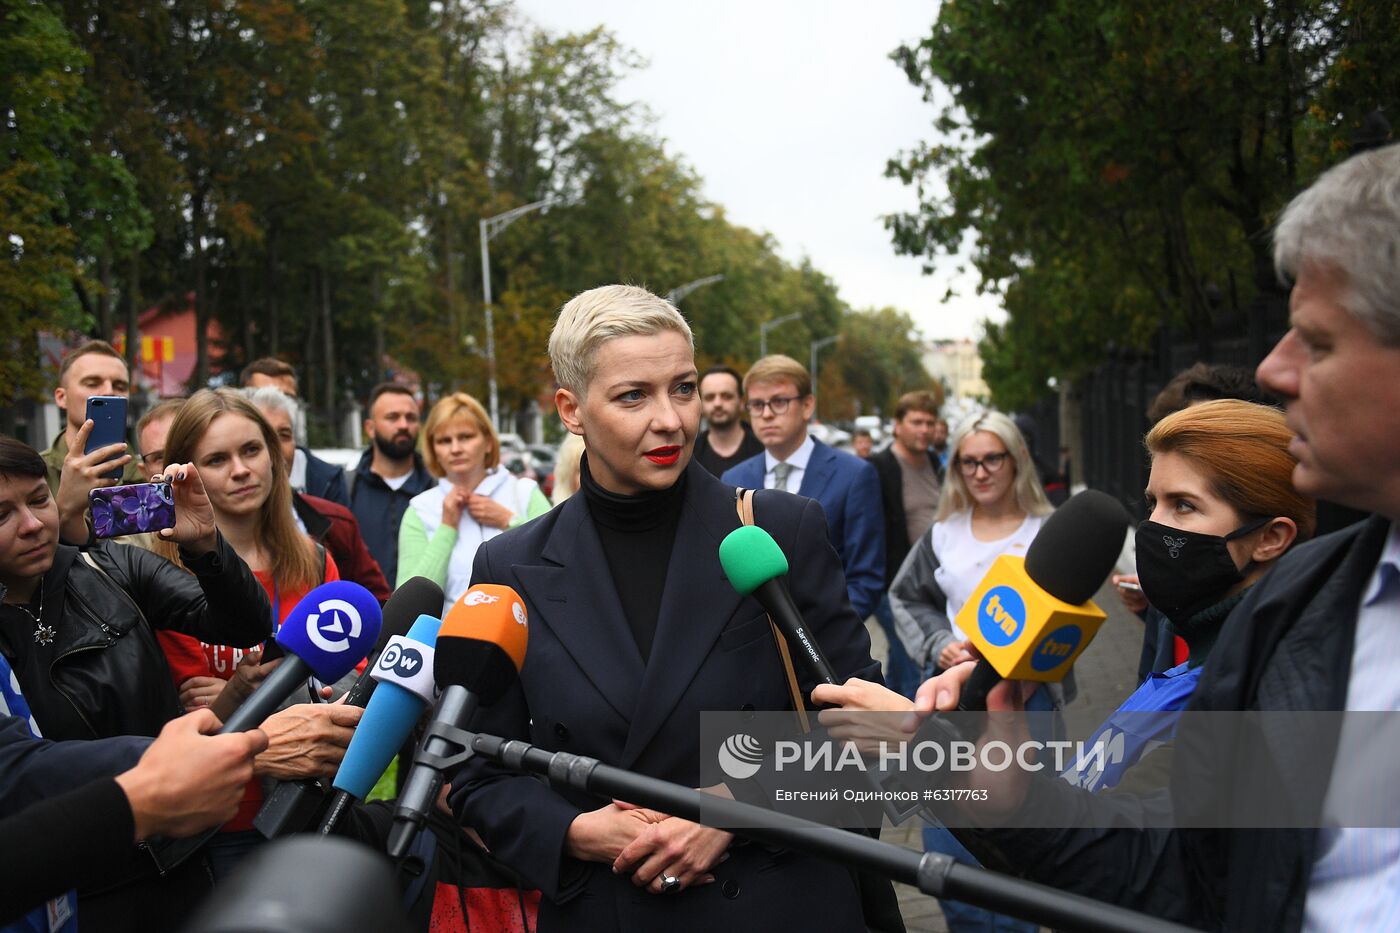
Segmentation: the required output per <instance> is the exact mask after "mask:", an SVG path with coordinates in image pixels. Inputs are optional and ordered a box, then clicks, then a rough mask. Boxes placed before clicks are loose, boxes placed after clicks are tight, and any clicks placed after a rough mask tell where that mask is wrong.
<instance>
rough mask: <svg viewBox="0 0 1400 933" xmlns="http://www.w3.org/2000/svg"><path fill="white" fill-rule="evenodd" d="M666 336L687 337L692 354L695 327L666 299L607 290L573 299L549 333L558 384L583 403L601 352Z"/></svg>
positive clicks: (629, 289) (630, 289) (641, 291)
mask: <svg viewBox="0 0 1400 933" xmlns="http://www.w3.org/2000/svg"><path fill="white" fill-rule="evenodd" d="M664 330H671V331H675V332H676V333H678V334H680V335H682V336H683V337H685V340H686V343H688V344H689V345H690V350H691V352H692V353H694V352H695V337H694V335H693V334H691V332H690V325H689V324H687V323H686V322H685V318H684V317H682V316H681V313H680V312H679V311H677V310H676V306H675V305H673V304H671V303H670V302H669V301H667V300H666V299H664V298H661V297H659V296H657V295H653V294H652V293H651V292H649V291H647V290H646V289H645V288H639V287H637V286H636V285H604V286H602V287H601V288H591V289H589V290H588V291H586V292H581V293H579V294H577V295H575V296H574V297H572V298H570V299H569V301H568V303H567V304H565V305H564V307H563V308H562V309H561V310H560V311H559V319H558V320H556V321H555V322H554V329H553V330H552V331H550V333H549V363H550V365H551V366H552V367H553V368H554V379H555V381H556V382H558V383H559V384H560V385H561V386H563V387H564V388H566V389H568V390H569V391H570V392H573V393H575V394H576V395H578V396H579V397H580V398H581V397H582V396H583V395H584V394H585V393H586V392H587V389H588V383H589V381H590V380H591V379H592V378H593V360H594V357H596V356H597V354H598V348H599V347H600V346H602V345H603V344H604V343H606V342H608V341H609V340H612V339H613V338H615V337H649V336H651V335H652V334H658V333H660V332H661V331H664Z"/></svg>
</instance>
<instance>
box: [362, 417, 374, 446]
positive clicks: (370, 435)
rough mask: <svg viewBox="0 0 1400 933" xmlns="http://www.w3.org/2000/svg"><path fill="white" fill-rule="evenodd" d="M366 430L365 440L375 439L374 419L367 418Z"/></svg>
mask: <svg viewBox="0 0 1400 933" xmlns="http://www.w3.org/2000/svg"><path fill="white" fill-rule="evenodd" d="M364 432H365V440H367V441H373V440H374V422H373V421H370V420H369V419H368V418H366V419H365V423H364Z"/></svg>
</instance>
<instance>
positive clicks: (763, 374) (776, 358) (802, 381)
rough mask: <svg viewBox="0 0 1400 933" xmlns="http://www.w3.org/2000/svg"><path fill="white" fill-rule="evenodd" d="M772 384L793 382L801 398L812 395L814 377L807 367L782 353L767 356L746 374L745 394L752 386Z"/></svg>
mask: <svg viewBox="0 0 1400 933" xmlns="http://www.w3.org/2000/svg"><path fill="white" fill-rule="evenodd" d="M772 382H791V383H792V384H793V386H794V387H795V388H796V389H797V395H798V397H799V398H806V397H807V396H809V395H811V394H812V375H811V373H809V372H807V367H806V366H803V365H802V364H801V363H799V362H797V360H795V359H793V358H792V357H790V356H783V355H782V354H781V353H774V354H772V355H770V356H765V357H763V358H762V359H760V360H759V361H758V362H756V363H754V364H753V365H752V366H750V367H749V371H748V372H746V373H744V394H745V395H747V394H748V392H749V386H751V385H757V384H759V383H772Z"/></svg>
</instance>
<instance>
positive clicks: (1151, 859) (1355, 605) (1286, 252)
mask: <svg viewBox="0 0 1400 933" xmlns="http://www.w3.org/2000/svg"><path fill="white" fill-rule="evenodd" d="M1397 242H1400V146H1395V145H1392V146H1388V147H1386V148H1383V149H1378V150H1374V151H1371V152H1366V153H1362V154H1360V155H1357V156H1353V157H1352V158H1351V159H1349V160H1347V161H1346V162H1344V163H1342V164H1341V165H1339V166H1337V167H1335V168H1333V169H1332V170H1331V171H1329V172H1328V173H1326V174H1325V175H1323V176H1322V178H1321V179H1319V180H1318V181H1317V182H1316V183H1315V184H1314V185H1313V186H1312V187H1311V188H1310V189H1308V190H1307V191H1305V192H1303V193H1302V194H1301V195H1299V196H1298V197H1297V198H1295V199H1294V201H1293V203H1292V204H1290V205H1289V207H1288V209H1287V210H1286V211H1285V212H1284V214H1283V216H1282V218H1281V219H1280V221H1279V225H1278V230H1277V231H1276V233H1275V245H1274V258H1275V263H1276V265H1277V267H1278V269H1279V272H1280V275H1281V276H1282V277H1283V278H1284V279H1285V280H1289V281H1291V282H1292V283H1293V291H1292V295H1291V296H1290V299H1289V308H1290V325H1291V329H1290V330H1289V331H1288V333H1287V334H1285V335H1284V337H1283V339H1282V340H1281V341H1279V343H1278V345H1277V346H1276V347H1274V349H1273V351H1272V352H1271V353H1270V354H1269V356H1268V358H1267V359H1265V360H1264V362H1262V363H1261V364H1260V365H1259V369H1258V379H1259V384H1260V386H1262V387H1263V388H1265V389H1267V390H1269V391H1271V392H1273V393H1275V394H1276V395H1278V396H1279V397H1280V398H1282V399H1283V400H1284V405H1285V408H1286V410H1287V413H1288V423H1289V425H1290V427H1292V428H1293V429H1294V430H1295V431H1296V432H1297V437H1296V438H1295V440H1294V441H1293V444H1292V445H1291V448H1290V449H1291V450H1292V452H1293V453H1294V454H1295V455H1296V456H1297V458H1298V465H1297V467H1296V468H1295V470H1294V474H1293V481H1294V484H1295V485H1296V486H1297V488H1298V489H1299V490H1300V491H1302V492H1306V493H1308V494H1309V495H1312V496H1314V497H1318V498H1327V499H1330V500H1332V501H1334V502H1338V503H1341V504H1343V505H1347V506H1351V507H1353V508H1358V509H1364V510H1366V511H1369V512H1373V513H1375V514H1374V515H1373V517H1372V518H1370V519H1368V520H1366V521H1365V522H1363V523H1361V524H1358V525H1354V526H1352V527H1350V528H1346V529H1343V530H1341V531H1338V532H1334V533H1332V534H1329V535H1326V536H1323V537H1321V538H1318V539H1317V540H1315V541H1313V542H1310V543H1308V544H1306V545H1303V546H1301V547H1299V548H1296V549H1295V550H1294V551H1293V552H1292V553H1290V554H1288V555H1287V556H1286V557H1284V558H1282V559H1280V560H1279V562H1278V567H1277V569H1276V570H1275V572H1273V573H1271V574H1269V575H1268V576H1267V577H1265V578H1264V579H1263V580H1261V581H1260V582H1259V583H1257V584H1255V585H1254V586H1253V587H1252V588H1251V589H1250V591H1249V595H1247V596H1246V597H1245V599H1244V601H1243V602H1242V603H1240V605H1239V606H1238V607H1237V608H1236V609H1235V611H1234V612H1233V613H1231V615H1230V617H1229V619H1228V620H1227V622H1226V623H1225V627H1224V630H1223V631H1222V632H1221V635H1220V638H1219V640H1218V641H1217V642H1216V644H1215V648H1214V649H1213V650H1212V652H1211V655H1210V659H1209V660H1208V661H1207V662H1206V665H1205V667H1204V669H1203V671H1202V674H1201V680H1200V683H1199V685H1198V687H1197V689H1196V692H1195V694H1194V695H1193V697H1192V701H1191V705H1190V707H1189V708H1188V713H1189V712H1197V711H1201V712H1208V711H1218V710H1261V711H1295V710H1297V711H1314V710H1338V711H1339V710H1380V711H1395V710H1400V678H1397V677H1396V676H1395V671H1396V669H1397V665H1400V639H1397V638H1396V636H1395V632H1396V620H1397V619H1398V618H1400V529H1397V522H1400V433H1397V432H1395V431H1393V430H1389V429H1388V427H1387V426H1388V425H1389V424H1391V423H1393V421H1394V417H1395V412H1396V411H1400V304H1398V303H1397V301H1396V296H1397V295H1400V265H1397V263H1396V262H1395V256H1394V249H1395V243H1397ZM965 667H971V665H966V666H965ZM966 673H967V671H966V670H963V671H962V674H964V675H965V674H966ZM936 689H937V688H936V687H934V688H931V689H929V690H927V691H924V693H926V694H927V696H924V695H921V700H922V701H923V705H924V708H928V707H929V706H931V705H932V700H933V694H934V692H935V690H936ZM987 705H988V707H989V708H990V709H1007V708H1011V707H1013V706H1014V705H1016V692H1015V691H1014V690H1012V689H1010V687H1009V686H1007V687H1001V686H999V687H998V688H997V689H996V690H994V691H992V693H991V694H989V695H988V704H987ZM1336 741H1337V738H1336V736H1335V735H1332V736H1331V737H1330V738H1328V737H1323V740H1322V741H1317V742H1300V741H1299V740H1298V739H1297V737H1296V736H1293V735H1282V734H1280V735H1266V736H1265V738H1264V739H1263V742H1264V747H1263V748H1261V749H1260V752H1259V754H1258V755H1254V756H1252V760H1256V761H1264V762H1266V763H1268V765H1269V766H1270V767H1271V769H1272V773H1271V774H1270V775H1269V777H1270V778H1271V779H1270V780H1268V781H1267V785H1268V786H1274V787H1281V788H1288V789H1289V791H1290V793H1293V792H1295V791H1297V790H1298V789H1299V788H1300V787H1301V786H1302V782H1301V781H1300V780H1299V777H1300V775H1305V774H1308V773H1309V772H1310V771H1311V772H1312V773H1313V775H1314V776H1316V772H1317V770H1318V768H1319V767H1320V768H1321V775H1322V777H1323V778H1328V777H1329V776H1330V779H1331V780H1330V781H1324V782H1322V783H1323V784H1325V786H1326V791H1325V792H1323V791H1322V790H1321V789H1320V788H1318V789H1317V790H1315V791H1314V793H1315V797H1316V799H1315V800H1314V801H1313V802H1314V803H1315V804H1316V806H1317V807H1318V808H1320V809H1315V810H1313V811H1312V812H1313V819H1312V822H1311V826H1312V827H1314V828H1308V827H1307V826H1304V827H1303V828H1288V829H1222V828H1212V827H1219V826H1220V823H1219V822H1218V821H1217V822H1209V821H1208V822H1204V823H1202V822H1198V821H1195V820H1194V819H1193V817H1194V816H1195V815H1196V814H1198V812H1199V807H1200V798H1199V796H1198V795H1197V794H1195V793H1193V792H1192V791H1191V788H1197V787H1201V786H1215V787H1219V786H1222V782H1223V780H1224V778H1225V777H1226V773H1225V767H1226V763H1227V762H1229V761H1231V760H1232V757H1233V756H1232V754H1231V752H1232V751H1233V749H1231V748H1225V747H1222V746H1221V744H1220V743H1219V742H1218V741H1211V740H1210V738H1209V737H1202V734H1201V733H1199V732H1194V731H1193V732H1185V731H1183V732H1182V733H1180V734H1179V735H1178V741H1177V748H1176V754H1175V759H1174V767H1173V774H1172V785H1171V790H1170V793H1169V794H1168V793H1167V792H1163V793H1161V794H1158V795H1155V796H1147V797H1132V796H1127V795H1124V796H1123V797H1120V798H1117V799H1105V798H1103V797H1096V796H1093V795H1089V794H1087V793H1084V792H1080V791H1078V790H1077V789H1076V788H1073V787H1070V786H1069V785H1068V784H1067V783H1065V782H1061V781H1056V780H1054V779H1044V780H1041V779H1036V780H1033V781H1031V782H1029V784H1028V785H1021V786H1019V787H1007V786H1006V785H1003V786H1002V788H1001V789H1002V790H1003V791H1010V792H1009V793H1006V794H1004V795H1003V796H1002V798H1001V806H1002V807H1008V806H1009V807H1012V808H1014V807H1016V806H1017V803H1016V799H1017V796H1018V795H1019V794H1020V793H1022V792H1023V793H1024V795H1025V797H1024V803H1021V804H1020V807H1021V808H1025V807H1037V808H1039V807H1050V808H1053V812H1055V813H1056V814H1057V815H1061V816H1063V817H1064V822H1063V825H1076V824H1077V825H1081V826H1082V825H1084V823H1083V822H1082V821H1081V818H1082V817H1084V816H1085V815H1086V814H1094V815H1095V819H1094V821H1093V822H1094V825H1098V826H1106V825H1114V826H1128V827H1131V826H1138V827H1141V826H1144V825H1149V817H1152V816H1154V815H1155V816H1156V817H1157V818H1161V817H1162V816H1163V814H1172V813H1174V814H1175V815H1176V817H1177V820H1178V824H1179V825H1187V826H1191V825H1194V826H1196V827H1204V828H1190V829H1172V830H1168V829H1151V830H1145V829H1119V828H1114V829H1061V830H1029V831H1027V830H1009V829H1007V830H998V831H994V832H983V833H972V834H968V839H969V842H970V843H972V844H973V845H983V846H990V847H991V848H992V849H993V851H994V852H996V853H999V854H1000V856H1001V858H1002V859H1003V860H1004V861H1005V863H1006V864H1008V865H1010V866H1011V867H1012V868H1013V869H1014V870H1015V871H1017V872H1018V873H1020V874H1023V875H1025V876H1027V877H1030V878H1033V879H1035V880H1038V881H1042V882H1045V883H1047V884H1051V885H1054V886H1057V887H1062V888H1065V889H1068V890H1073V891H1077V892H1079V893H1083V894H1088V895H1090V896H1093V897H1097V898H1100V899H1103V900H1109V901H1115V902H1118V903H1120V904H1123V905H1124V906H1128V907H1135V908H1138V909H1141V910H1145V911H1148V912H1150V913H1154V914H1158V915H1161V916H1167V917H1172V918H1174V919H1180V920H1183V921H1186V922H1188V923H1190V924H1192V925H1195V926H1199V927H1202V928H1208V929H1217V928H1223V929H1229V930H1260V931H1265V930H1268V931H1274V930H1282V931H1293V930H1299V929H1305V930H1320V929H1337V930H1360V929H1394V928H1396V925H1397V922H1400V901H1397V898H1396V895H1395V892H1396V890H1397V889H1400V829H1395V828H1386V827H1374V826H1360V827H1358V826H1354V825H1348V822H1347V820H1346V819H1345V818H1343V817H1340V816H1338V814H1339V813H1340V812H1341V807H1342V804H1343V803H1345V802H1346V799H1347V794H1346V791H1345V790H1343V789H1341V785H1343V784H1344V783H1346V782H1345V781H1343V780H1341V779H1343V778H1352V777H1355V776H1356V774H1357V773H1358V772H1357V770H1356V769H1353V768H1351V766H1350V764H1349V763H1348V762H1347V761H1344V760H1343V759H1341V758H1338V757H1336ZM1392 760H1393V759H1392ZM983 777H984V776H979V778H978V780H979V781H980V780H981V779H982V778H983ZM1382 777H1385V775H1382ZM1389 777H1390V778H1391V780H1392V781H1394V780H1395V779H1397V778H1400V773H1393V774H1390V775H1389ZM1264 786H1265V785H1264V783H1263V782H1256V784H1255V785H1254V787H1253V791H1254V792H1256V793H1257V792H1258V791H1259V790H1261V789H1263V787H1264ZM1249 797H1250V788H1245V789H1244V790H1236V791H1234V792H1233V793H1232V794H1231V796H1230V797H1228V798H1227V803H1228V804H1229V805H1230V808H1229V809H1228V810H1226V811H1225V812H1227V813H1235V812H1242V811H1243V812H1247V809H1246V808H1248V807H1249V806H1250V804H1251V800H1250V799H1249ZM1042 812H1043V811H1042ZM1105 816H1112V817H1113V819H1114V822H1113V823H1112V824H1110V823H1107V822H1105V821H1104V818H1105ZM1154 822H1155V821H1154ZM1155 825H1159V826H1160V825H1164V824H1163V823H1161V822H1156V823H1155ZM1319 826H1320V827H1323V828H1316V827H1319ZM984 853H985V850H984Z"/></svg>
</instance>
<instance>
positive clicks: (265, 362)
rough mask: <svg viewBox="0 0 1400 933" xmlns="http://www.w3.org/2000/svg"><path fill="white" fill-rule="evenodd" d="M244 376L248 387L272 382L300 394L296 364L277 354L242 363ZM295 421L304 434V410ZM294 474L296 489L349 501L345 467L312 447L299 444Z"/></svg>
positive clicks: (285, 391) (299, 432) (288, 392)
mask: <svg viewBox="0 0 1400 933" xmlns="http://www.w3.org/2000/svg"><path fill="white" fill-rule="evenodd" d="M241 378H242V382H243V388H245V389H261V388H264V387H267V386H271V387H273V388H275V389H280V390H281V391H282V394H283V395H285V396H287V397H288V398H290V399H293V400H296V399H299V398H300V396H298V395H297V371H296V368H295V367H293V366H292V364H291V363H287V362H284V361H282V360H279V359H276V358H274V357H271V356H265V357H263V358H262V359H260V360H253V362H251V363H249V364H248V365H247V366H245V367H243V373H242V377H241ZM293 424H294V426H295V431H296V434H297V436H299V437H303V436H304V435H305V434H306V424H305V417H304V415H303V413H302V412H301V411H297V417H296V418H295V419H294V420H293ZM291 474H292V488H293V489H295V490H296V491H297V492H304V493H306V494H307V495H310V496H319V497H320V498H322V499H329V500H331V501H332V502H338V503H340V504H341V505H343V506H347V507H348V506H349V505H350V497H349V495H348V494H347V492H346V489H345V471H344V470H342V469H341V468H340V467H338V466H336V465H335V464H334V463H327V462H326V461H325V460H322V459H321V458H320V457H318V456H316V455H315V454H313V453H312V452H311V450H310V448H308V447H304V446H300V445H299V446H297V448H296V450H295V452H294V453H293V455H292V464H291Z"/></svg>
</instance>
